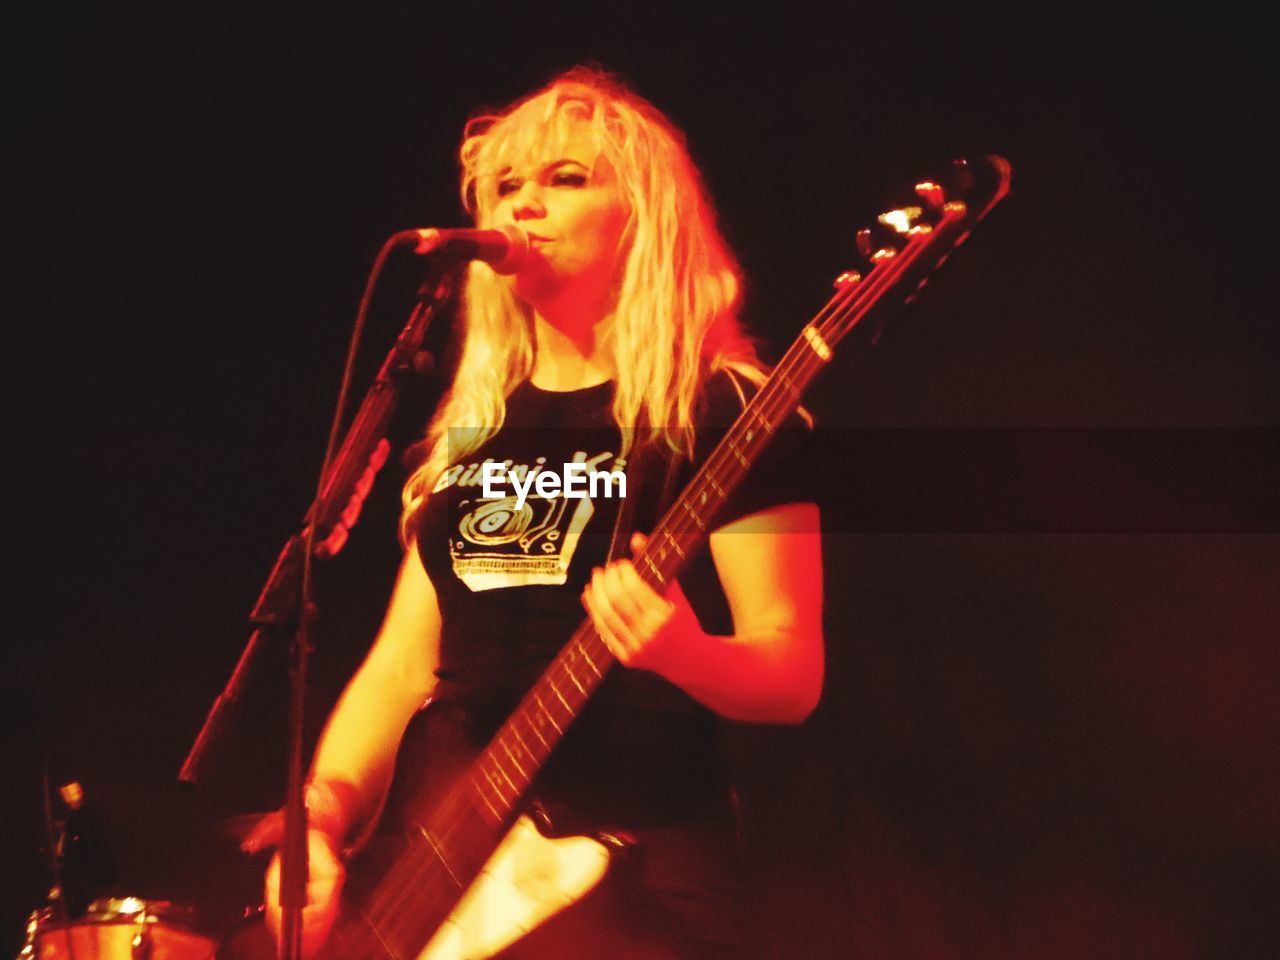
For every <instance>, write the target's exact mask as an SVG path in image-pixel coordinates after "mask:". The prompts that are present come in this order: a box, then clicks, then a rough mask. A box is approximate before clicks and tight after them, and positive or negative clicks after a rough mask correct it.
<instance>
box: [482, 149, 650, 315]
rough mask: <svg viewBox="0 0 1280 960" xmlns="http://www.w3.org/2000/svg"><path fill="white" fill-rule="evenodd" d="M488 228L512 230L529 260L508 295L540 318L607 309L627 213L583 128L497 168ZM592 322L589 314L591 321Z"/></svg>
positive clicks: (605, 164) (614, 181)
mask: <svg viewBox="0 0 1280 960" xmlns="http://www.w3.org/2000/svg"><path fill="white" fill-rule="evenodd" d="M493 189H494V190H495V192H496V203H495V205H494V207H493V212H492V215H491V220H492V224H491V225H492V226H503V225H506V224H515V225H516V226H518V227H520V228H521V229H523V230H524V231H525V232H526V233H527V234H528V235H529V255H528V257H527V258H526V259H525V262H524V264H523V265H522V266H521V268H520V270H519V271H517V272H516V274H515V276H514V277H513V282H514V284H515V292H516V295H517V296H519V297H520V298H521V299H522V300H524V301H525V302H527V303H528V304H530V305H531V306H532V307H533V308H534V309H535V310H538V311H539V312H540V313H542V314H543V315H544V316H547V315H550V314H552V313H565V312H566V311H567V310H574V311H579V312H580V311H583V310H586V311H590V310H599V311H602V313H601V315H603V311H606V310H607V309H608V300H609V297H610V294H611V293H612V289H613V285H614V281H615V279H616V275H617V269H618V262H619V243H620V241H621V238H622V234H623V231H624V230H625V229H626V225H627V216H628V210H627V206H626V204H625V202H624V200H623V198H622V195H621V192H620V190H619V187H618V182H617V178H616V176H615V175H614V172H613V169H612V167H611V166H610V165H609V162H608V161H607V160H606V159H605V158H604V157H603V156H602V155H601V154H600V153H599V151H598V150H597V149H596V148H595V146H594V144H593V143H592V139H591V136H590V132H589V130H588V129H587V128H586V126H585V125H584V124H577V125H575V126H574V127H572V128H571V134H570V136H569V137H568V138H567V139H566V140H565V141H564V143H563V144H561V145H559V146H558V147H556V148H555V149H554V150H552V151H551V152H549V153H548V154H546V155H544V156H536V157H531V158H527V159H526V160H525V161H524V162H523V163H521V164H516V165H513V166H512V167H510V168H507V169H503V170H499V171H498V176H497V178H496V183H495V184H494V187H493ZM599 319H600V316H596V317H594V318H593V319H592V322H595V321H597V320H599Z"/></svg>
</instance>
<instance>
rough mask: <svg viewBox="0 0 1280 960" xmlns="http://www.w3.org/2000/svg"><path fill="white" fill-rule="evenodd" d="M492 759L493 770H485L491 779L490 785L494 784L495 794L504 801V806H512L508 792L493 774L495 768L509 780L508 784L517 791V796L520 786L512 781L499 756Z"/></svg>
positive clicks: (489, 779) (486, 775) (487, 778)
mask: <svg viewBox="0 0 1280 960" xmlns="http://www.w3.org/2000/svg"><path fill="white" fill-rule="evenodd" d="M491 757H492V755H491ZM492 760H493V770H487V771H485V775H484V776H485V779H486V780H488V781H489V783H490V785H492V787H493V793H494V796H496V797H497V798H498V800H499V801H500V802H501V803H502V805H503V806H504V807H509V806H511V801H510V800H508V799H507V796H506V794H505V793H503V791H502V784H501V783H500V782H499V781H498V780H497V779H496V778H495V777H494V775H493V774H494V770H496V771H497V772H498V773H499V774H501V775H502V779H503V780H506V781H507V786H509V787H510V788H511V789H512V790H514V791H516V796H519V794H520V791H519V788H518V787H516V785H515V784H514V783H512V782H511V778H510V777H508V776H507V773H506V771H505V770H503V769H502V765H501V764H500V763H499V762H498V758H497V757H492ZM512 799H514V798H512Z"/></svg>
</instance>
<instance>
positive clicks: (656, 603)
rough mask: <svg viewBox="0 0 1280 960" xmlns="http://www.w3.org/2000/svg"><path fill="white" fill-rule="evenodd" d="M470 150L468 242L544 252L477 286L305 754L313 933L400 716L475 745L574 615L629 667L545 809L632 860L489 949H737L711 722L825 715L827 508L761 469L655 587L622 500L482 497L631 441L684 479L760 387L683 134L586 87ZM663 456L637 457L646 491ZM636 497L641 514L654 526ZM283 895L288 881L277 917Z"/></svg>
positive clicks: (604, 81)
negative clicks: (609, 837)
mask: <svg viewBox="0 0 1280 960" xmlns="http://www.w3.org/2000/svg"><path fill="white" fill-rule="evenodd" d="M461 156H462V164H463V179H462V192H463V198H464V202H465V204H466V205H467V208H468V210H469V211H471V212H472V213H473V215H474V216H475V219H476V222H477V224H478V225H479V226H482V227H501V226H504V225H515V226H518V227H520V228H522V229H523V230H524V231H525V232H526V233H527V234H528V236H529V240H530V250H529V253H528V256H527V257H526V258H525V260H524V262H523V263H522V265H521V267H520V268H519V270H518V271H517V272H516V273H515V274H514V275H513V276H511V277H499V276H497V275H496V274H495V273H494V272H493V271H492V270H491V269H490V268H489V267H487V266H485V265H481V264H476V265H473V266H472V267H471V268H470V273H469V275H468V278H467V284H466V289H465V296H464V302H463V307H462V313H463V320H464V323H465V340H464V343H463V347H462V352H461V357H460V360H459V367H458V371H457V374H456V378H455V380H454V383H453V385H452V388H451V390H450V392H449V393H448V395H447V397H446V398H445V400H444V402H443V403H442V405H441V407H440V410H439V412H438V413H437V415H436V416H435V418H434V420H433V421H432V423H431V425H430V427H429V429H428V431H427V436H426V439H425V441H424V444H423V449H424V450H425V451H426V455H425V458H424V460H423V462H422V465H421V466H419V467H418V468H417V470H416V471H415V472H414V473H413V474H412V476H411V477H410V478H409V481H408V483H407V485H406V487H405V492H404V514H403V521H402V535H403V539H404V541H405V543H406V545H407V548H408V549H407V550H406V554H405V559H404V562H403V564H402V567H401V570H400V573H399V577H398V580H397V583H396V586H395V590H394V593H393V595H392V598H391V602H390V606H389V608H388V611H387V615H386V620H385V622H384V624H383V626H382V629H381V631H380V632H379V635H378V637H377V639H376V641H375V643H374V645H373V648H372V649H371V651H370V653H369V655H368V657H367V659H366V660H365V662H364V664H363V665H362V666H361V667H360V669H359V671H358V672H357V673H356V675H355V677H354V678H353V679H352V680H351V682H350V684H349V685H348V687H347V689H346V691H345V692H344V693H343V695H342V698H341V699H340V701H339V703H338V705H337V707H336V708H335V709H334V712H333V714H332V716H331V717H330V719H329V722H328V725H327V726H326V728H325V731H324V734H323V736H322V738H321V741H320V743H319V746H318V747H317V750H316V755H315V759H314V763H313V767H312V777H311V782H310V786H309V794H308V804H309V807H310V808H311V812H312V824H311V826H312V829H311V832H310V855H311V876H310V880H309V886H308V898H309V906H308V907H307V908H306V910H305V911H304V931H305V939H306V941H307V943H308V944H315V943H317V942H319V941H321V940H322V939H323V938H324V936H325V932H326V930H327V928H328V924H329V923H330V922H331V920H332V917H333V914H334V911H335V909H336V903H337V899H338V895H339V893H340V890H341V885H342V877H343V868H342V866H341V863H340V858H339V852H340V851H341V850H343V849H344V847H346V846H347V845H348V844H350V843H352V842H353V839H354V838H356V837H358V836H359V835H360V834H361V833H362V831H364V830H365V829H366V828H367V827H368V826H369V825H370V823H371V821H372V820H373V819H375V818H376V815H377V812H378V810H379V808H380V805H381V803H382V800H383V797H384V795H385V793H386V790H387V786H388V783H389V781H390V778H391V775H392V772H393V767H394V764H395V756H396V750H397V746H398V744H399V742H400V739H401V735H402V733H403V731H404V729H405V726H406V724H407V723H408V721H409V720H410V718H411V717H412V716H413V715H414V714H415V713H416V712H417V711H418V710H419V709H420V708H421V706H422V705H423V703H424V702H425V701H427V700H428V698H432V699H433V702H434V706H433V708H432V709H433V710H439V711H440V713H441V715H442V716H444V717H446V718H447V719H446V721H445V723H446V724H452V726H453V727H454V728H455V730H456V731H457V732H458V733H459V734H460V735H461V736H463V737H464V738H466V739H467V740H469V741H470V742H472V743H474V744H475V745H476V746H480V745H482V744H483V743H484V742H485V740H486V739H487V737H488V736H489V735H490V734H491V733H492V732H493V730H494V729H495V728H496V727H497V726H498V725H499V723H500V722H501V720H502V719H503V718H504V717H505V715H506V714H507V712H509V711H510V709H511V708H512V706H513V705H514V704H515V703H516V701H517V699H518V697H519V696H520V694H521V693H522V692H523V691H524V690H525V689H527V687H528V686H529V685H530V684H531V683H532V682H533V681H534V680H535V679H536V677H537V675H538V674H539V672H540V671H541V669H542V667H544V666H545V665H546V663H547V662H548V661H549V660H550V658H551V657H553V656H554V654H555V653H556V651H557V650H558V648H559V646H560V645H561V644H563V643H564V642H565V640H566V639H567V638H568V636H569V635H570V633H571V632H572V630H573V628H574V627H575V626H576V625H577V622H578V621H580V619H581V617H582V614H583V610H584V609H585V611H586V612H587V614H588V615H589V616H590V617H591V618H592V620H593V621H594V623H595V625H596V627H597V628H598V630H599V632H600V634H601V636H602V637H603V639H604V641H605V643H606V644H607V646H608V648H609V650H610V651H611V652H612V653H613V655H614V656H615V657H616V658H617V659H618V660H619V661H620V662H621V663H622V664H623V665H624V667H625V668H627V669H617V670H615V671H614V672H613V673H612V674H611V675H610V676H609V677H608V678H607V680H606V681H605V682H604V684H603V686H602V689H601V691H600V692H599V694H598V695H597V697H596V699H595V701H594V702H593V703H592V704H591V705H590V706H589V707H588V710H587V712H586V713H585V714H584V715H583V716H582V718H581V719H580V720H579V721H578V722H577V723H576V724H575V725H574V727H573V728H572V729H571V730H570V732H569V735H568V737H567V738H566V742H565V743H564V744H563V745H562V748H561V750H560V751H558V752H557V754H556V756H555V757H553V759H552V761H551V762H550V764H549V765H548V768H547V769H546V771H545V772H544V776H543V777H542V778H541V779H540V780H539V781H538V783H537V784H536V786H535V791H534V794H535V796H536V798H537V800H538V803H539V807H540V809H541V810H543V811H544V812H546V813H547V815H548V816H550V817H551V818H552V819H557V820H558V821H559V822H560V823H561V824H567V825H568V826H569V827H570V828H582V829H583V830H588V829H599V828H608V829H609V830H610V831H611V832H612V833H614V834H615V835H618V836H623V837H625V838H626V839H627V841H628V845H630V846H632V847H633V848H634V856H630V857H626V858H623V859H624V860H626V861H627V864H619V865H617V866H614V867H611V868H610V870H609V872H608V874H607V875H606V878H605V880H604V882H603V883H601V884H600V885H599V886H598V887H597V888H596V889H594V890H592V891H591V892H590V893H588V894H587V895H586V897H585V898H584V899H582V900H581V901H580V902H579V903H577V904H575V905H574V906H572V907H569V908H568V909H567V910H565V911H564V912H562V913H560V914H558V915H557V916H555V917H553V918H552V919H551V920H549V921H548V922H547V923H546V924H545V925H543V926H542V927H540V928H538V929H537V930H535V931H534V932H533V933H532V934H530V935H529V936H527V937H525V938H523V939H522V940H520V941H518V942H517V943H515V944H514V945H513V946H511V947H510V948H509V949H508V950H507V951H506V952H504V953H503V954H502V956H504V957H513V958H514V957H532V956H544V955H546V956H551V955H554V956H557V957H588V956H598V955H600V954H601V953H602V952H604V951H607V952H608V955H609V956H611V957H631V956H635V957H677V956H678V957H690V956H720V955H725V956H732V955H735V954H736V945H737V941H738V928H737V923H736V920H735V919H734V915H733V876H734V874H733V859H732V858H733V809H732V805H731V802H730V791H729V788H728V783H727V779H726V775H725V773H724V769H723V764H722V763H720V761H719V759H718V757H717V755H716V751H715V747H714V743H713V733H714V724H713V723H712V715H713V713H714V714H719V715H722V716H725V717H729V718H733V719H736V720H747V721H761V722H781V723H795V722H799V721H800V720H802V719H804V718H805V717H806V716H807V715H808V714H809V712H810V711H811V710H812V709H813V708H814V706H815V705H816V703H817V700H818V697H819V695H820V691H821V686H822V670H823V653H822V628H821V606H822V583H821V558H820V549H819V542H818V534H817V529H818V518H817V508H816V507H815V506H814V505H813V504H812V503H810V502H807V500H808V497H807V496H805V495H803V494H796V493H795V492H794V491H792V490H790V489H788V484H787V482H786V480H785V477H782V479H781V482H779V477H780V476H781V471H778V470H776V469H775V470H774V471H773V473H772V475H771V474H770V472H769V470H768V468H767V467H766V469H765V473H764V477H765V481H763V482H757V483H753V484H748V485H747V486H746V487H745V489H743V490H742V491H740V496H739V497H738V498H737V499H735V500H734V501H733V502H732V503H731V505H730V509H729V512H727V513H725V514H722V515H721V518H720V520H719V522H720V523H721V525H720V526H719V527H717V529H715V530H714V531H713V532H712V533H711V535H710V549H709V551H703V554H702V557H701V559H700V560H698V561H695V562H694V563H692V564H691V565H690V566H689V568H688V571H687V575H684V576H682V577H681V582H680V583H679V584H673V585H672V586H671V588H670V589H669V590H668V591H667V592H666V595H665V596H663V595H659V594H658V593H656V592H655V591H654V590H653V589H651V588H650V587H648V586H647V585H646V584H645V583H644V582H643V581H642V580H641V579H640V577H639V576H638V575H637V573H636V570H635V568H634V567H633V566H632V564H631V562H630V561H629V560H625V559H624V560H619V561H616V562H612V563H606V556H607V549H608V544H609V541H610V539H611V534H612V533H613V526H614V522H615V519H616V516H617V510H618V506H619V499H618V498H616V497H614V498H608V497H601V496H597V497H596V498H594V499H586V500H570V499H567V498H564V497H559V498H539V497H537V496H536V495H535V494H532V493H531V494H530V496H529V498H528V499H527V500H524V501H523V502H519V503H517V501H516V499H515V498H514V497H510V498H505V499H498V500H495V499H493V498H485V497H484V496H482V493H483V491H482V488H481V479H480V477H481V474H482V472H483V471H482V469H481V468H482V465H483V463H484V461H486V460H488V461H491V462H496V463H501V464H504V465H505V467H506V470H507V474H508V476H510V477H515V478H516V479H517V480H518V481H519V480H523V481H527V480H528V479H529V477H530V476H531V475H532V474H534V473H536V472H537V471H539V470H553V471H558V469H559V465H560V461H561V460H563V462H565V463H571V462H578V463H584V464H586V465H587V467H589V468H590V469H593V470H609V471H613V470H619V471H620V470H622V469H623V467H624V465H625V462H626V461H627V460H628V459H630V460H633V461H634V460H635V459H636V458H637V456H638V455H639V453H640V451H641V450H642V449H646V450H649V451H660V452H663V453H665V454H667V455H669V457H674V458H676V462H677V463H679V464H681V471H682V473H683V474H684V476H686V477H687V476H689V475H690V474H691V472H692V469H693V465H694V464H696V462H697V461H698V460H699V459H700V458H701V456H703V455H704V454H705V452H706V451H707V449H708V448H709V445H710V443H711V441H712V440H713V439H714V429H713V428H714V427H716V426H724V425H727V423H728V422H730V421H731V420H732V419H733V417H734V416H736V414H737V413H738V412H740V410H741V394H742V389H743V384H744V383H746V384H747V385H748V386H749V384H750V382H756V383H758V382H760V379H761V367H760V364H759V363H758V361H757V360H756V357H755V353H754V351H753V349H752V347H751V345H750V343H749V341H748V340H747V339H746V337H745V336H744V334H743V332H742V330H741V328H740V327H739V325H738V321H737V317H736V312H735V311H736V306H737V302H738V295H739V287H740V284H739V278H738V273H737V269H736V265H735V264H734V262H733V260H732V257H731V255H730V254H729V252H728V251H727V249H726V248H725V245H724V243H723V240H722V239H721V237H720V236H719V233H718V232H717V230H716V227H715V222H714V212H713V210H712V209H711V207H710V205H709V203H708V200H707V198H706V196H705V193H704V189H703V187H702V184H701V181H700V178H699V176H698V174H697V171H696V170H695V168H694V166H693V164H692V161H691V160H690V159H689V157H688V154H687V151H686V149H685V147H684V144H683V141H682V137H681V135H680V134H679V133H678V132H677V131H676V130H675V129H674V128H673V127H672V126H671V124H670V123H669V122H668V121H667V120H666V119H665V118H664V117H663V116H662V115H661V114H660V113H658V111H657V110H655V109H654V108H653V107H652V106H651V105H649V104H648V103H647V102H645V101H644V100H642V99H640V98H639V97H637V96H635V95H634V94H632V93H630V92H628V91H626V90H624V89H622V88H621V87H620V86H619V85H617V84H616V83H615V82H614V81H613V80H611V79H610V78H609V77H607V76H605V75H603V74H601V73H600V72H598V71H594V70H589V69H584V68H578V69H575V70H573V71H570V72H569V73H567V74H564V75H562V76H561V77H559V78H557V79H556V80H555V81H553V82H552V83H551V84H550V85H549V86H548V87H546V88H545V89H543V90H541V91H539V92H538V93H536V94H534V95H532V96H530V97H529V98H527V99H525V100H523V101H521V102H519V103H517V104H516V105H515V106H514V107H512V108H511V109H509V110H507V111H505V112H503V113H501V114H498V115H495V116H484V117H480V118H477V119H475V120H473V121H472V122H471V123H470V124H469V125H468V128H467V131H466V137H465V140H464V143H463V145H462V152H461ZM476 424H482V425H485V426H483V427H476V426H474V425H476ZM699 427H701V428H702V429H701V430H699V429H697V428H699ZM784 432H785V431H784ZM661 459H662V458H660V457H657V456H655V455H653V454H649V455H647V457H646V462H648V463H649V468H648V474H647V476H646V478H645V480H646V483H645V487H646V489H648V490H650V491H653V490H655V489H656V488H658V487H660V486H661V484H657V483H653V482H652V481H653V479H654V477H655V476H656V475H658V474H661V473H662V471H661V469H657V470H655V469H654V468H653V463H654V462H656V461H659V460H661ZM507 490H508V491H510V488H509V487H508V488H507ZM490 492H492V491H490ZM647 502H648V507H647V510H648V513H647V514H646V513H645V512H644V511H645V508H644V507H637V508H636V509H637V511H638V512H637V514H636V516H637V517H640V516H647V518H648V520H647V522H648V523H649V524H652V522H653V517H654V515H655V514H656V510H657V504H656V503H654V502H653V494H652V493H650V495H649V500H648V501H647ZM726 518H727V520H726ZM632 529H634V527H632ZM643 544H644V539H643V537H641V536H640V535H639V534H636V535H635V536H634V537H633V538H632V539H631V543H630V546H631V548H632V550H639V549H641V548H642V547H643ZM682 588H683V589H682ZM268 834H269V831H267V830H265V829H264V830H261V831H259V833H258V835H256V836H255V837H254V838H252V839H251V840H250V841H249V844H248V846H249V847H250V848H260V847H262V846H264V845H265V844H266V843H267V842H268V840H269V839H270V837H269V835H268ZM628 864H629V865H628ZM277 881H278V864H275V863H273V865H272V868H271V869H270V870H269V871H268V903H269V904H274V902H275V897H276V884H277Z"/></svg>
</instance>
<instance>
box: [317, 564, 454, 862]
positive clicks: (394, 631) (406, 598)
mask: <svg viewBox="0 0 1280 960" xmlns="http://www.w3.org/2000/svg"><path fill="white" fill-rule="evenodd" d="M439 649H440V608H439V605H438V604H437V602H436V592H435V588H434V587H433V586H432V584H431V580H430V579H429V578H428V577H427V573H426V571H425V570H424V569H423V568H422V561H421V559H420V558H419V556H418V550H417V547H416V545H414V544H410V546H409V549H408V551H407V552H406V553H405V558H404V561H403V562H402V563H401V565H400V573H399V576H398V577H397V579H396V585H395V590H394V591H393V592H392V595H391V603H390V604H389V605H388V607H387V614H386V618H385V619H384V620H383V623H382V628H381V629H380V630H379V631H378V636H377V638H376V639H375V640H374V643H373V646H372V648H371V649H370V651H369V654H368V656H366V657H365V660H364V663H363V664H361V666H360V669H359V670H357V671H356V673H355V675H354V676H353V677H352V678H351V681H350V682H349V683H348V684H347V687H346V689H345V690H344V691H343V693H342V696H341V697H340V698H339V700H338V703H337V705H336V706H335V707H334V709H333V712H332V713H331V714H330V715H329V721H328V723H327V724H326V725H325V728H324V733H323V734H321V736H320V742H319V744H318V745H317V747H316V752H315V758H314V759H313V761H312V764H311V780H312V783H313V784H314V785H316V786H319V787H321V788H322V789H323V788H325V787H328V788H330V789H331V790H332V792H333V793H334V794H335V797H334V799H333V801H331V803H329V804H324V805H326V806H330V805H331V806H333V807H334V809H332V810H331V811H328V810H326V811H324V813H323V814H322V816H321V818H320V819H326V820H328V821H329V822H326V823H325V824H324V826H325V828H326V830H327V831H328V832H329V833H330V836H332V837H333V838H334V839H335V840H336V841H337V842H338V844H339V845H341V844H342V843H343V842H347V841H349V840H350V839H351V837H352V836H353V835H356V834H358V833H360V832H362V831H363V830H364V829H365V828H366V827H369V826H371V825H372V821H373V819H374V818H375V817H376V815H377V813H378V810H379V809H380V807H381V805H382V801H383V798H384V797H385V795H386V792H387V787H388V786H389V785H390V783H391V776H392V773H393V772H394V766H395V759H396V752H397V750H398V749H399V746H400V739H401V737H402V735H403V734H404V729H405V726H406V725H407V724H408V722H409V719H410V718H411V717H412V716H413V715H414V713H416V712H417V710H418V709H419V708H420V707H421V706H422V704H423V703H424V702H426V700H427V698H428V697H429V696H430V695H431V691H432V689H433V688H434V686H435V669H436V665H437V662H438V659H439ZM316 799H319V798H316ZM326 799H327V798H326ZM315 812H317V813H319V812H320V811H315Z"/></svg>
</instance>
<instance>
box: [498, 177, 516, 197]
mask: <svg viewBox="0 0 1280 960" xmlns="http://www.w3.org/2000/svg"><path fill="white" fill-rule="evenodd" d="M519 189H520V181H519V180H511V179H507V180H499V181H498V196H500V197H509V196H511V194H513V193H515V192H516V191H517V190H519Z"/></svg>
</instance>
